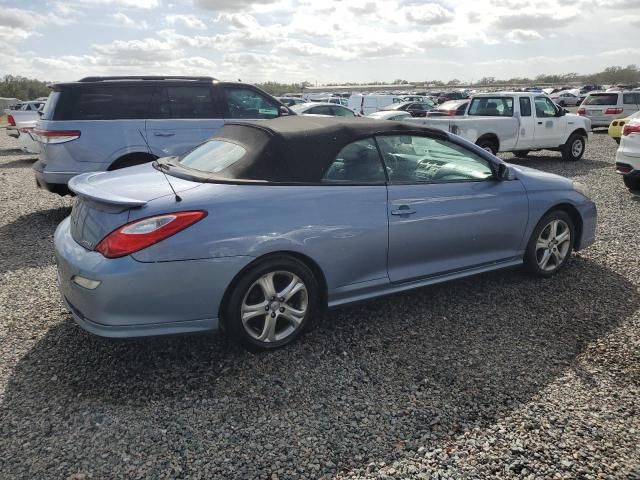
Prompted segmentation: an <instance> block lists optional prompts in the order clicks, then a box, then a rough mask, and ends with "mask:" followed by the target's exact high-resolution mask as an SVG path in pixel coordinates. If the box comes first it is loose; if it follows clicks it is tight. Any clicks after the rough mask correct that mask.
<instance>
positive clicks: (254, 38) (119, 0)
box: [0, 0, 640, 83]
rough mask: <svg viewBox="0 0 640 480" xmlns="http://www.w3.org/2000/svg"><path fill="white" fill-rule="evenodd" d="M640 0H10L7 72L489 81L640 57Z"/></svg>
mask: <svg viewBox="0 0 640 480" xmlns="http://www.w3.org/2000/svg"><path fill="white" fill-rule="evenodd" d="M638 38H640V0H591V1H581V0H573V1H566V0H565V1H558V0H546V1H526V0H457V1H448V0H442V1H406V0H384V1H382V0H381V1H372V0H349V1H335V0H322V1H310V0H276V1H271V0H57V1H43V0H33V1H30V2H25V1H24V0H0V74H7V73H11V74H17V75H25V76H29V77H36V78H40V79H43V80H74V79H77V78H79V77H81V76H85V75H89V74H91V75H100V74H153V73H155V74H160V73H162V74H174V75H188V74H201V75H212V76H215V77H217V78H220V79H228V80H235V79H238V78H240V79H242V80H243V81H248V82H258V81H265V80H274V81H282V82H293V81H303V80H308V81H311V82H318V83H325V82H346V81H362V82H364V81H392V80H394V79H399V78H402V79H407V80H412V81H420V80H434V79H437V80H450V79H452V78H458V79H460V80H462V81H473V80H478V79H479V78H481V77H484V76H494V77H498V78H509V77H514V76H535V75H537V74H540V73H568V72H577V73H592V72H596V71H599V70H602V69H603V68H604V67H606V66H610V65H623V66H626V65H628V64H631V63H636V64H640V47H639V46H638V43H637V41H635V40H637V39H638Z"/></svg>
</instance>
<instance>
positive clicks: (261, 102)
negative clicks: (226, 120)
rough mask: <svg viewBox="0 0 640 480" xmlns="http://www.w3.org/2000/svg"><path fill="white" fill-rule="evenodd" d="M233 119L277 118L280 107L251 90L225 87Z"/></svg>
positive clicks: (230, 114)
mask: <svg viewBox="0 0 640 480" xmlns="http://www.w3.org/2000/svg"><path fill="white" fill-rule="evenodd" d="M224 92H225V95H226V97H227V106H228V108H229V116H230V117H231V118H252V119H259V118H276V117H277V116H278V115H279V110H278V105H277V104H276V103H275V102H273V101H272V100H271V99H268V98H266V97H264V96H262V95H260V94H259V93H258V92H256V91H254V90H251V89H250V88H241V87H240V88H238V87H225V89H224Z"/></svg>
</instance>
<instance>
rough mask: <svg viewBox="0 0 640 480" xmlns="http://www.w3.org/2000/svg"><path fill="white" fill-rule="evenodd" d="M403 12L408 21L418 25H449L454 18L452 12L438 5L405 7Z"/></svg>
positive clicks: (427, 4)
mask: <svg viewBox="0 0 640 480" xmlns="http://www.w3.org/2000/svg"><path fill="white" fill-rule="evenodd" d="M403 12H404V15H405V17H406V18H407V20H409V21H410V22H413V23H417V24H418V25H440V24H443V23H448V22H450V21H451V20H453V18H454V14H453V12H452V11H451V10H447V9H446V8H444V7H443V6H442V5H438V4H437V3H426V4H424V5H416V6H409V7H405V8H404V9H403Z"/></svg>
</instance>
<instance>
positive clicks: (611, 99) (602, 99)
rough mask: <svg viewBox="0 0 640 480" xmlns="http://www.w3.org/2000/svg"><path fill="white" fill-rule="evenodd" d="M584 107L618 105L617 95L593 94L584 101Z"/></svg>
mask: <svg viewBox="0 0 640 480" xmlns="http://www.w3.org/2000/svg"><path fill="white" fill-rule="evenodd" d="M582 104H583V105H617V104H618V94H617V93H593V94H591V95H589V96H588V97H587V98H585V99H584V102H582Z"/></svg>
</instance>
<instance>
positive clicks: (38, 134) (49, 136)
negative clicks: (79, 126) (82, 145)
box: [33, 128, 80, 143]
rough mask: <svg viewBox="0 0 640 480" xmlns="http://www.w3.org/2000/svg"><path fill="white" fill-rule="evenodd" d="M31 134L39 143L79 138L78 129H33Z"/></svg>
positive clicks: (63, 141)
mask: <svg viewBox="0 0 640 480" xmlns="http://www.w3.org/2000/svg"><path fill="white" fill-rule="evenodd" d="M33 136H34V137H35V139H36V140H37V141H38V142H40V143H65V142H70V141H71V140H76V139H77V138H80V130H42V129H40V128H34V129H33Z"/></svg>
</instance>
